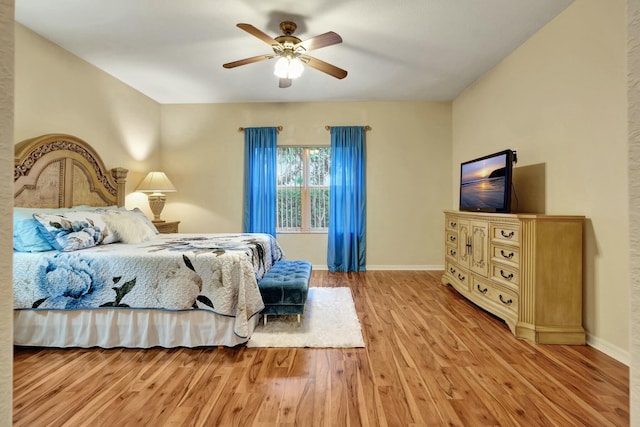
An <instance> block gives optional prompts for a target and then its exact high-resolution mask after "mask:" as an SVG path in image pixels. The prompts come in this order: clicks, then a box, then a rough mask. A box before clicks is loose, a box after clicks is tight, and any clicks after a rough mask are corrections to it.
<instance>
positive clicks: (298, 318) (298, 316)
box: [298, 314, 300, 323]
mask: <svg viewBox="0 0 640 427" xmlns="http://www.w3.org/2000/svg"><path fill="white" fill-rule="evenodd" d="M298 323H300V315H299V314H298Z"/></svg>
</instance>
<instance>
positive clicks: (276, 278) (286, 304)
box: [258, 260, 311, 324]
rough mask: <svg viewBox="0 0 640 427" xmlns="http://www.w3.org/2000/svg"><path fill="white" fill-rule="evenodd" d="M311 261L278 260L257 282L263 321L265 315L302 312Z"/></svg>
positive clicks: (307, 288) (307, 287)
mask: <svg viewBox="0 0 640 427" xmlns="http://www.w3.org/2000/svg"><path fill="white" fill-rule="evenodd" d="M310 278H311V263H310V262H308V261H288V260H280V261H278V262H276V263H275V264H274V265H273V267H271V270H269V271H268V272H267V274H265V275H264V277H263V278H262V280H260V281H259V282H258V288H260V294H261V295H262V301H263V302H264V310H262V314H263V315H264V323H265V324H266V323H267V315H269V314H276V315H287V314H288V315H291V314H297V315H298V322H299V321H300V316H301V315H302V314H303V313H304V304H305V303H306V302H307V293H308V292H309V279H310Z"/></svg>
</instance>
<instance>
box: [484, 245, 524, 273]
mask: <svg viewBox="0 0 640 427" xmlns="http://www.w3.org/2000/svg"><path fill="white" fill-rule="evenodd" d="M491 261H494V262H499V263H502V264H506V265H509V266H511V267H514V268H518V266H519V265H520V248H519V247H517V246H507V245H491Z"/></svg>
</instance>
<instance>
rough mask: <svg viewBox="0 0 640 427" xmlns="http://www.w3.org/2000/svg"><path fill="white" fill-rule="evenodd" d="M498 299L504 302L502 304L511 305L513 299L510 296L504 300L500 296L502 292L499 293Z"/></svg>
mask: <svg viewBox="0 0 640 427" xmlns="http://www.w3.org/2000/svg"><path fill="white" fill-rule="evenodd" d="M500 301H501V302H502V303H503V304H504V305H511V304H512V303H513V300H512V299H511V298H509V299H508V300H506V301H505V300H504V298H502V294H500Z"/></svg>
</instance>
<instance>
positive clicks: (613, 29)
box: [452, 0, 629, 361]
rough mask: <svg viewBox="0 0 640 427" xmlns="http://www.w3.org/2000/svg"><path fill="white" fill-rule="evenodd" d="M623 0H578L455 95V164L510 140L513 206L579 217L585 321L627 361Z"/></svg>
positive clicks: (595, 339)
mask: <svg viewBox="0 0 640 427" xmlns="http://www.w3.org/2000/svg"><path fill="white" fill-rule="evenodd" d="M625 4H626V3H625V1H623V0H611V1H606V2H605V1H602V0H578V1H576V2H575V3H573V4H572V5H571V6H569V7H568V8H567V9H566V10H565V11H564V12H563V13H561V14H560V15H559V16H558V17H556V18H555V19H554V20H553V21H552V22H551V23H549V24H548V25H547V26H545V27H544V28H543V29H542V30H540V31H539V32H538V33H536V34H535V35H534V36H532V37H531V38H530V39H529V40H528V41H527V42H526V43H525V44H523V45H522V46H521V47H520V48H518V49H517V50H516V51H515V52H513V53H512V54H511V55H510V56H509V57H507V58H506V59H505V60H504V61H502V62H501V63H500V64H499V65H498V66H496V67H495V68H494V69H493V70H492V71H490V72H489V73H487V74H486V75H485V76H483V77H482V78H481V79H480V80H479V81H478V82H476V83H475V84H474V85H472V86H471V87H469V88H468V89H467V90H465V91H464V92H463V93H462V94H461V95H460V96H458V97H457V98H456V99H455V100H454V103H453V164H454V165H457V164H459V163H460V162H461V161H464V160H468V159H471V158H474V157H477V156H479V155H482V154H489V153H491V152H493V151H498V150H501V149H504V148H512V149H515V150H517V151H518V159H519V162H518V164H517V168H516V172H514V173H518V170H520V172H523V173H522V174H521V176H524V177H525V178H523V179H521V182H516V191H517V193H518V198H519V199H520V205H521V206H520V208H521V210H534V211H542V212H546V213H549V214H580V215H585V216H586V217H587V222H586V227H585V245H584V262H585V267H584V274H585V277H584V298H583V305H584V326H585V327H586V329H587V331H588V334H589V335H588V337H589V342H590V343H591V344H593V345H595V346H596V347H598V348H600V349H602V350H604V351H606V352H607V353H609V354H611V355H614V356H615V357H617V358H619V359H621V360H627V361H628V358H629V321H628V319H629V302H628V295H629V273H628V271H629V252H628V245H627V241H628V233H629V227H628V219H627V212H628V200H627V191H628V190H627V188H628V186H627V125H626V108H627V104H626V90H627V84H626V73H625V70H626V47H625V46H626V33H625V26H626V21H625ZM524 172H526V173H524ZM452 180H453V182H454V188H457V185H458V184H457V183H458V181H459V177H458V175H457V173H456V171H454V173H453V175H452ZM454 200H455V202H454V205H453V206H455V204H456V203H457V194H456V193H455V192H454Z"/></svg>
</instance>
